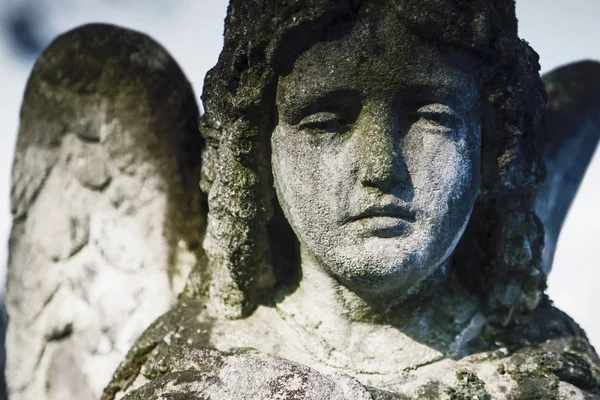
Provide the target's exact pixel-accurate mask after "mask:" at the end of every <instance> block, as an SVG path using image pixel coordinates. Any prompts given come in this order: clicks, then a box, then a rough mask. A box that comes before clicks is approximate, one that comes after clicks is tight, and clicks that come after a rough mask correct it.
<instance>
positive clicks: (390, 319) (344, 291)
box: [277, 248, 481, 355]
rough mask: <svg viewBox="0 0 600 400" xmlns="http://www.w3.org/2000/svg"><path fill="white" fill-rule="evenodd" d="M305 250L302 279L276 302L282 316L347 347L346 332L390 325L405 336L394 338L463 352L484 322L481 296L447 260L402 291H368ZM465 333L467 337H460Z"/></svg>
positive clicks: (389, 327) (372, 330)
mask: <svg viewBox="0 0 600 400" xmlns="http://www.w3.org/2000/svg"><path fill="white" fill-rule="evenodd" d="M301 250H302V251H301V257H302V259H301V260H302V279H301V280H300V282H299V285H298V287H297V288H296V289H295V290H294V291H293V292H292V293H288V294H287V295H286V296H285V297H283V298H281V299H280V301H279V304H278V306H277V307H278V309H279V310H280V313H281V314H282V316H284V319H286V320H288V321H290V322H292V320H293V324H294V325H295V326H297V327H299V328H301V329H302V330H305V331H307V333H309V336H313V335H316V336H318V337H320V338H321V339H322V340H324V341H325V342H328V343H335V344H336V348H338V349H340V350H341V349H342V348H343V347H346V345H343V344H342V343H343V342H344V341H345V338H350V337H352V336H353V335H354V336H357V337H358V338H359V339H358V340H360V338H361V337H362V335H364V333H365V332H366V331H365V329H367V330H368V331H369V332H375V331H377V330H378V329H379V330H384V331H386V330H387V331H389V330H390V329H391V330H393V331H394V332H396V333H390V332H388V333H386V335H390V334H391V335H396V336H397V335H401V336H403V337H405V338H406V339H398V338H396V339H393V341H397V340H400V341H404V340H409V341H410V340H416V341H417V342H420V343H423V344H425V345H427V346H430V347H433V348H435V349H437V350H438V351H440V352H441V353H442V354H446V355H451V354H453V353H457V352H458V353H462V352H463V351H464V350H463V347H464V345H466V344H467V343H466V342H468V340H470V339H469V337H473V335H477V334H478V330H479V329H480V328H481V327H480V326H472V325H473V324H474V322H473V321H477V322H476V325H480V323H481V318H475V316H476V314H477V302H476V301H475V300H474V299H473V297H471V296H470V295H469V294H468V293H467V292H466V291H464V290H463V289H461V286H460V285H459V284H458V283H457V282H456V281H455V280H454V278H453V277H452V274H448V273H447V271H448V268H447V263H446V264H444V265H440V266H439V268H437V270H436V272H435V273H433V274H432V275H431V276H428V277H427V278H425V279H423V280H421V282H419V283H418V284H417V285H416V286H414V287H413V288H411V289H410V290H405V291H404V292H403V293H402V294H396V295H378V294H376V295H374V296H364V295H359V294H357V293H355V292H354V291H352V290H350V289H348V288H347V287H346V286H344V285H342V284H341V283H340V282H338V281H337V280H336V279H335V278H333V277H332V276H331V275H330V274H328V273H327V272H326V271H325V270H324V269H323V268H322V266H321V265H319V263H318V262H317V261H316V260H315V258H314V257H312V256H311V255H310V254H309V253H308V252H307V251H306V250H305V249H304V248H302V249H301ZM310 332H312V333H310ZM357 332H361V333H360V334H358V335H357V334H356V333H357ZM463 335H465V337H464V339H465V340H464V341H463V340H462V339H461V340H460V343H457V342H456V341H457V338H459V337H461V336H463ZM409 338H412V339H409ZM463 342H464V343H463ZM348 346H350V345H348Z"/></svg>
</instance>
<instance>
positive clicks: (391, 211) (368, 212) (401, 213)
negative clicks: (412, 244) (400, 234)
mask: <svg viewBox="0 0 600 400" xmlns="http://www.w3.org/2000/svg"><path fill="white" fill-rule="evenodd" d="M369 218H378V219H379V218H381V219H401V220H404V221H406V222H416V220H417V218H416V214H415V212H413V211H411V210H409V209H407V208H406V207H402V206H398V205H396V204H385V205H372V206H369V207H367V208H366V209H365V210H364V211H362V212H361V213H359V214H357V215H355V216H353V217H350V218H349V219H348V222H354V221H360V220H363V219H369Z"/></svg>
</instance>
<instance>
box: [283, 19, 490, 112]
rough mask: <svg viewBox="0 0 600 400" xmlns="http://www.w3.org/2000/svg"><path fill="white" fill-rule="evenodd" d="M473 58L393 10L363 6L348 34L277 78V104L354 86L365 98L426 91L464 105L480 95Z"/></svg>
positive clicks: (321, 44) (303, 57)
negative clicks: (403, 20) (415, 29)
mask: <svg viewBox="0 0 600 400" xmlns="http://www.w3.org/2000/svg"><path fill="white" fill-rule="evenodd" d="M476 76H477V63H476V61H475V57H474V56H472V55H469V54H465V53H461V52H459V51H457V50H452V49H450V48H449V47H447V46H440V45H438V44H436V43H434V42H433V40H427V39H424V38H422V37H419V36H417V35H416V34H415V33H413V32H411V31H409V30H408V29H407V28H406V27H405V26H404V25H403V24H402V23H400V21H399V18H398V16H397V15H396V13H395V11H393V10H388V11H387V12H386V11H383V10H373V9H365V10H364V11H363V12H361V14H360V15H359V18H358V21H357V22H356V23H355V24H354V26H353V27H352V29H351V30H350V32H349V33H348V35H346V36H345V37H344V38H343V39H341V40H335V41H326V42H319V43H316V44H315V45H314V46H312V47H311V48H310V49H309V50H307V51H306V52H304V53H303V54H302V55H301V56H300V57H299V58H298V59H297V60H296V63H295V65H294V69H293V70H292V72H291V73H290V74H289V75H287V76H284V77H282V78H281V79H280V81H279V87H278V94H277V101H278V104H280V105H281V104H284V103H291V104H293V103H295V102H296V101H303V100H306V98H307V97H320V96H321V95H323V94H324V93H330V92H332V91H345V90H349V89H350V90H356V91H358V92H359V93H360V94H361V95H362V96H363V97H374V96H376V97H394V96H398V95H414V96H416V97H419V96H420V95H422V94H423V93H424V92H426V93H428V94H429V95H433V96H436V97H438V96H439V97H441V98H454V99H456V100H457V101H458V102H460V103H461V104H462V105H464V106H465V107H469V106H472V103H474V102H475V101H477V100H478V99H479V85H478V84H477V79H476Z"/></svg>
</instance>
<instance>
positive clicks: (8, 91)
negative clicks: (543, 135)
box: [0, 0, 600, 347]
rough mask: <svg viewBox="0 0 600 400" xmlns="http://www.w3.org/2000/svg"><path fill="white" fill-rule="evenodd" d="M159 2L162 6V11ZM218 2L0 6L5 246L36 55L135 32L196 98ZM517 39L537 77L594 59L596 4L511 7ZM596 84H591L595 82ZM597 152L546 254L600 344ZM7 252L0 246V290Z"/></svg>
mask: <svg viewBox="0 0 600 400" xmlns="http://www.w3.org/2000/svg"><path fill="white" fill-rule="evenodd" d="M166 4H168V6H166ZM226 7H227V1H226V0H170V1H169V2H166V1H162V0H0V122H1V125H0V126H2V128H3V131H2V135H0V243H7V241H8V232H9V230H10V225H11V217H10V212H9V194H10V168H11V164H12V158H13V151H14V145H15V139H16V132H17V126H18V116H19V107H20V103H21V99H22V96H23V90H24V87H25V83H26V80H27V77H28V75H29V71H30V70H31V67H32V66H33V63H34V61H35V57H36V56H37V54H39V52H40V51H41V50H42V49H43V48H44V47H45V46H46V45H47V44H48V43H49V41H50V40H51V39H52V38H53V37H55V36H56V35H57V34H59V33H61V32H64V31H66V30H69V29H71V28H74V27H76V26H78V25H81V24H84V23H89V22H106V23H113V24H117V25H121V26H124V27H127V28H131V29H135V30H138V31H141V32H144V33H146V34H148V35H150V36H151V37H153V38H154V39H155V40H157V41H158V42H159V43H161V44H162V45H163V46H164V47H165V48H167V50H168V51H169V52H170V53H171V55H172V56H173V57H174V58H175V59H176V60H177V61H178V63H179V65H180V66H181V67H182V69H183V70H184V72H185V73H186V75H187V77H188V79H189V80H190V81H191V83H192V86H193V87H194V90H195V92H196V95H197V96H198V97H199V96H200V94H201V89H202V82H203V79H204V75H205V74H206V71H208V69H209V68H211V67H212V66H213V65H214V64H215V62H216V60H217V57H218V55H219V52H220V49H221V46H222V44H223V39H222V30H223V19H224V18H225V11H226ZM517 15H518V17H519V22H520V24H519V34H520V36H521V37H522V38H524V39H526V40H527V41H528V42H529V43H530V44H531V45H532V47H533V48H534V49H535V50H536V51H537V52H538V53H539V54H540V63H541V65H542V72H547V71H550V70H552V69H554V68H556V67H558V66H561V65H564V64H567V63H570V62H573V61H578V60H582V59H595V60H600V45H599V44H598V43H597V40H598V38H599V37H600V24H598V20H599V19H600V1H598V0H517ZM599 79H600V78H599ZM599 177H600V152H599V151H596V154H595V156H594V158H593V160H592V163H591V164H590V166H589V168H588V171H587V173H586V176H585V178H584V181H583V183H582V185H581V187H580V190H579V192H578V194H577V196H576V198H575V201H574V203H573V205H572V207H571V210H570V212H569V215H568V217H567V220H566V222H565V225H564V226H563V230H562V232H561V236H560V239H559V243H558V248H557V252H556V254H555V259H554V266H553V270H552V273H551V274H550V279H549V282H548V286H549V289H548V293H549V295H550V297H551V298H552V299H553V300H554V302H555V304H556V305H557V306H558V307H559V308H561V309H562V310H563V311H565V312H567V313H568V314H569V315H570V316H571V317H573V318H574V319H575V320H576V321H577V322H578V323H579V324H580V325H581V326H582V327H583V328H584V329H585V330H586V332H587V333H588V336H589V337H590V339H591V341H592V343H593V344H595V345H596V346H599V347H600V312H599V311H598V307H597V306H596V303H597V301H598V300H597V298H596V297H595V296H596V294H597V293H598V292H599V289H600V257H599V256H598V254H597V251H596V249H597V245H598V237H599V232H598V229H597V225H598V224H599V223H600V210H599V209H598V206H599V205H600V179H599ZM6 257H7V246H6V245H4V246H0V288H1V287H3V286H4V273H5V272H4V271H5V264H6V263H5V262H4V260H6Z"/></svg>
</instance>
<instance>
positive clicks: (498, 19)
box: [9, 0, 600, 400]
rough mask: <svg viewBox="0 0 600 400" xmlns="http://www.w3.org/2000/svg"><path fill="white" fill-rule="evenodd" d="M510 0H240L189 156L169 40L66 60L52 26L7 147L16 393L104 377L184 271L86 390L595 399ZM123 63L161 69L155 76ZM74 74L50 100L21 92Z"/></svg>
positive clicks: (124, 39) (598, 377) (186, 120)
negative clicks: (550, 263) (554, 288)
mask: <svg viewBox="0 0 600 400" xmlns="http://www.w3.org/2000/svg"><path fill="white" fill-rule="evenodd" d="M514 7H515V5H514V2H513V1H511V0H502V1H492V0H474V1H471V2H468V4H466V3H465V2H463V1H460V0H456V1H455V0H448V1H444V2H439V1H413V0H404V1H400V2H395V1H389V0H364V1H356V0H340V1H335V2H330V1H322V0H307V1H304V2H297V1H295V0H289V1H288V0H284V1H279V2H272V1H270V0H254V1H246V0H232V1H231V4H230V7H229V9H228V17H227V20H226V30H225V46H224V49H223V52H222V54H221V56H220V58H219V61H218V63H217V65H216V67H215V68H213V69H212V70H211V71H210V72H209V74H208V75H207V78H206V81H205V88H204V93H203V102H204V106H205V110H206V114H205V115H204V116H203V117H202V118H201V120H200V132H201V134H202V136H203V138H204V140H205V143H206V146H205V147H204V149H203V150H202V155H201V157H200V146H201V143H200V139H199V138H198V137H197V136H194V135H193V134H192V133H191V132H192V131H193V128H191V127H192V126H193V123H194V122H195V121H193V119H194V118H191V116H197V114H195V113H196V112H197V111H196V108H195V104H194V105H193V106H192V105H191V103H188V102H187V100H190V99H193V96H192V95H191V91H188V90H189V86H188V85H187V82H185V79H184V78H183V77H182V75H180V71H179V70H178V69H176V70H175V71H172V70H170V69H169V68H168V67H167V66H169V65H171V63H172V61H170V59H169V58H168V56H167V55H166V54H165V53H164V52H162V51H158V52H157V51H156V49H153V47H152V46H150V45H148V43H147V41H145V40H146V39H143V40H142V45H140V46H139V47H136V48H135V49H131V48H127V51H121V50H119V49H121V47H119V46H116V47H115V46H105V47H103V46H102V45H100V47H99V49H95V51H94V56H93V57H92V56H91V55H87V56H86V55H85V54H84V53H82V52H81V51H79V52H77V53H76V54H75V55H73V56H72V57H75V58H76V59H77V60H78V61H80V62H85V63H90V67H89V68H87V69H85V70H84V71H85V73H83V75H78V72H77V71H79V70H74V69H73V68H72V65H71V64H70V63H71V61H70V59H69V58H68V57H64V56H65V54H67V53H64V51H66V50H65V49H71V48H75V49H77V48H78V46H79V45H81V43H83V41H81V43H79V42H78V40H79V39H77V38H78V33H77V31H75V33H74V34H73V37H74V38H75V40H74V42H73V39H70V38H71V36H69V35H68V34H67V35H66V36H64V37H63V38H61V39H59V40H58V41H57V43H55V44H54V45H53V46H54V47H51V48H50V50H51V49H52V48H55V49H57V50H56V51H57V53H58V54H59V55H61V56H60V57H59V56H53V55H52V54H53V53H52V52H51V51H50V50H48V51H47V52H46V53H45V55H44V56H42V58H41V59H40V61H38V64H39V66H38V67H36V68H37V70H34V73H33V75H32V78H31V82H30V85H29V87H28V91H27V93H26V98H25V102H24V113H23V123H22V127H21V134H20V136H19V140H20V141H19V146H20V147H18V151H17V158H16V161H15V188H14V194H15V197H14V200H13V208H14V213H15V215H16V219H15V226H14V229H13V238H12V240H11V268H10V271H11V276H9V279H11V280H12V282H15V283H13V284H11V283H9V285H10V286H9V287H11V292H10V293H9V294H10V296H9V300H10V301H11V303H9V312H10V313H11V316H12V315H15V316H16V317H15V319H16V322H15V323H14V325H11V326H14V327H19V326H22V327H27V329H29V330H30V331H27V330H26V329H19V330H16V329H14V328H13V330H12V331H10V330H9V344H10V345H11V346H12V348H13V349H16V348H18V346H19V345H24V344H26V345H27V346H28V347H27V348H28V349H31V352H30V353H28V355H27V356H28V357H23V359H22V361H21V362H20V364H19V365H16V362H15V361H12V362H13V366H12V367H11V365H10V363H11V360H16V359H17V358H16V357H14V356H13V358H11V355H10V352H9V385H11V391H13V392H14V393H16V396H21V397H20V398H27V396H31V397H34V398H42V397H43V396H47V397H48V398H69V397H71V398H87V397H90V396H93V395H95V394H97V393H98V392H99V391H98V386H97V385H98V382H102V380H103V379H104V378H103V374H104V373H106V371H107V368H108V365H109V364H110V362H112V361H108V358H107V357H109V356H110V357H113V356H114V357H117V356H118V354H119V352H121V351H122V350H123V349H125V348H126V347H127V346H128V345H129V344H130V343H131V342H132V340H133V337H134V336H135V335H137V334H138V333H139V332H140V329H141V328H142V327H143V326H145V324H146V323H147V322H148V321H149V320H150V319H153V318H154V317H155V316H156V315H157V313H159V312H162V311H165V310H166V309H167V308H168V307H169V305H170V303H171V302H174V296H173V294H176V293H178V292H179V291H180V289H183V282H184V280H185V279H186V276H187V275H188V274H187V272H188V271H189V278H187V284H186V287H185V289H183V292H182V293H181V294H180V296H179V298H178V300H177V302H176V304H175V305H174V306H173V307H172V308H171V310H170V311H168V312H166V313H164V314H163V315H162V316H161V317H159V318H158V319H156V320H155V321H154V323H153V324H152V325H151V326H150V327H149V328H148V329H146V330H145V332H144V333H143V334H142V335H141V336H140V337H139V338H138V339H137V341H136V342H135V343H134V344H133V346H132V347H131V349H130V350H129V352H127V354H126V356H125V359H124V361H123V362H122V363H121V364H120V365H119V367H118V368H117V370H116V372H115V373H114V375H113V378H112V380H111V381H110V383H109V384H108V386H106V388H105V389H104V392H103V394H102V399H103V400H116V399H167V398H172V399H210V398H212V399H259V398H260V399H278V398H281V399H296V398H297V399H300V398H302V399H305V398H306V399H360V400H363V399H365V400H366V399H414V398H417V399H511V400H520V399H562V398H583V399H597V398H600V359H599V358H598V356H597V354H596V353H595V351H594V349H593V348H592V347H591V346H590V344H589V343H588V341H587V339H586V337H585V333H584V332H583V331H582V330H581V329H580V328H579V327H578V325H577V324H576V323H575V322H574V321H572V320H571V319H570V318H569V317H568V316H567V315H565V314H564V313H562V312H561V311H560V310H558V309H556V308H555V307H554V306H553V305H552V302H551V301H550V299H548V298H547V297H546V296H545V295H544V289H545V280H546V278H547V273H546V272H547V269H546V270H545V269H544V266H543V260H542V248H543V235H544V228H543V226H542V224H541V223H540V221H539V219H538V218H537V216H536V215H535V210H534V201H535V199H536V195H537V190H538V188H539V187H540V185H541V182H542V178H543V175H544V168H543V165H542V154H541V151H540V149H539V145H540V136H539V133H540V130H541V127H542V125H541V124H542V117H543V115H544V108H545V102H546V95H545V92H544V90H543V86H542V81H541V79H540V77H539V72H538V71H539V65H538V58H537V55H536V54H535V52H534V51H533V50H532V49H531V48H530V47H529V46H528V45H527V44H526V43H525V42H523V41H521V40H520V39H519V38H518V36H517V21H516V17H515V12H514V11H515V10H514ZM82 29H83V30H82V32H86V31H85V29H91V32H92V34H94V33H96V34H98V32H99V33H101V34H102V35H100V34H99V35H98V38H97V42H96V41H95V40H91V41H90V43H91V44H90V43H86V46H85V47H86V48H87V47H88V46H90V48H93V46H92V45H93V44H94V43H99V44H102V43H104V44H106V43H105V42H104V39H103V38H102V39H100V37H101V36H102V37H103V36H105V35H106V32H109V33H110V32H112V33H113V34H114V35H116V36H117V37H118V38H119V40H120V41H117V42H118V43H125V44H127V43H129V44H130V41H131V40H133V39H132V38H133V37H136V38H138V39H137V40H140V39H139V36H136V35H134V34H131V33H127V32H125V33H124V31H122V30H119V29H117V28H107V27H99V26H92V27H85V28H82ZM109 36H110V35H109ZM61 40H62V41H64V43H63V42H61ZM72 42H73V43H72ZM108 42H109V43H112V42H110V41H108ZM134 42H135V40H134ZM59 44H60V45H59ZM66 45H68V46H66ZM63 46H65V47H63ZM109 47H110V49H112V50H111V51H115V49H117V50H116V53H117V55H114V56H112V58H111V57H109V58H108V61H107V62H105V63H104V64H103V65H102V67H98V64H97V63H96V62H95V61H90V60H96V58H94V57H97V56H99V55H101V56H102V55H103V56H106V52H107V51H108V48H109ZM63 53H64V54H63ZM111 54H112V53H111ZM61 57H62V58H61ZM78 57H79V58H78ZM88 57H89V60H88ZM53 60H54V61H53ZM56 60H58V61H56ZM61 60H63V61H61ZM65 60H69V61H65ZM124 60H126V61H124ZM113 61H115V63H114V64H113V63H112V62H113ZM129 65H131V66H135V65H143V66H144V68H145V69H144V71H146V72H148V71H150V72H148V73H152V71H159V72H160V76H163V77H164V76H167V77H170V79H169V81H170V82H175V83H177V85H176V88H175V89H174V91H173V92H169V93H172V95H164V93H162V92H160V91H159V94H160V96H158V95H157V96H154V95H156V94H157V92H154V91H153V90H155V89H156V88H157V87H162V86H161V85H160V84H158V83H157V82H158V81H157V80H156V79H148V80H142V81H143V82H140V81H139V80H137V79H133V78H131V76H132V75H127V74H125V72H127V73H130V72H131V73H133V72H132V71H134V72H135V73H136V75H135V76H138V75H139V74H138V70H137V69H135V68H133V67H131V68H133V70H132V71H130V70H129V69H128V68H129V67H128V66H129ZM36 71H37V72H36ZM124 71H125V72H124ZM124 74H125V76H126V77H124ZM173 74H175V75H176V76H178V77H180V79H179V78H178V79H174V80H173V79H172V78H171V77H172V75H173ZM127 77H129V78H127ZM115 82H118V84H116V83H115ZM144 82H149V83H148V84H144ZM121 84H124V85H125V87H126V89H127V90H125V89H124V90H121V87H120V86H119V85H121ZM128 85H132V86H128ZM136 85H141V86H136ZM132 87H133V88H135V89H137V88H139V87H141V89H142V90H132V91H131V93H136V94H139V93H142V94H143V96H142V97H141V100H140V98H139V97H135V100H133V97H130V96H129V94H130V91H129V89H131V88H132ZM115 88H117V90H115ZM96 93H100V94H101V95H96ZM73 94H77V95H78V96H79V97H78V98H77V99H78V100H79V101H77V102H76V103H74V104H77V106H76V107H74V108H67V109H65V110H61V112H48V113H47V114H45V112H46V111H45V108H44V107H43V106H41V105H40V104H39V103H36V101H39V100H38V99H39V98H44V99H46V100H47V99H48V98H49V99H54V100H55V101H57V102H58V103H60V104H65V99H70V98H71V97H69V96H73ZM90 94H92V95H90ZM182 94H185V95H182ZM109 95H111V96H113V97H110V99H112V100H114V101H108V102H107V101H102V99H105V97H106V96H109ZM43 96H45V97H43ZM89 96H91V97H92V98H93V99H98V98H99V99H100V100H101V101H99V102H96V103H94V102H91V103H87V102H84V101H82V99H84V98H87V97H89ZM28 99H32V100H31V101H28ZM57 99H58V100H57ZM177 99H179V100H177ZM59 100H60V102H59ZM66 103H67V104H70V103H69V102H68V101H67V102H66ZM192 103H193V101H192ZM165 104H168V105H169V106H170V107H174V108H173V109H172V110H171V111H167V112H166V113H165V114H164V116H165V118H166V119H165V120H164V121H163V120H162V119H161V118H160V117H159V116H160V115H163V114H160V113H157V112H158V110H163V109H164V108H163V107H164V105H165ZM175 110H176V111H177V112H175ZM56 115H58V116H59V121H54V120H53V119H52V118H51V117H54V116H56ZM88 116H89V117H88ZM167 116H171V118H172V119H168V118H167ZM144 118H148V121H150V122H149V123H148V124H146V123H144V121H146V119H144ZM47 120H49V121H51V122H46V121H47ZM40 121H44V122H43V123H44V124H45V126H47V129H48V130H47V132H45V133H44V134H39V135H38V136H36V135H35V132H38V131H37V130H36V128H37V127H38V126H37V125H36V124H38V123H41V122H40ZM64 121H67V123H65V122H64ZM137 124H142V126H143V129H138V125H137ZM173 127H178V128H182V130H176V129H173ZM150 128H152V129H158V133H157V134H156V135H153V134H151V132H154V131H153V130H152V129H150ZM163 128H164V129H165V130H164V131H163V130H162V129H163ZM167 131H168V132H170V133H172V134H174V135H175V138H176V139H173V138H172V136H168V135H167V136H164V135H163V136H161V133H160V132H167ZM31 132H34V133H31ZM28 135H32V137H33V138H34V139H33V140H26V138H29V136H28ZM21 138H23V139H21ZM194 146H196V147H194ZM25 154H31V158H27V157H23V156H22V155H25ZM200 160H202V163H203V164H202V171H198V167H199V165H198V164H199V162H200ZM30 173H35V174H38V175H36V176H35V177H31V178H29V177H28V174H30ZM198 178H200V188H201V190H202V194H200V193H198V188H197V186H196V183H197V179H198ZM30 185H34V186H35V187H30ZM169 196H174V197H171V198H170V197H169ZM203 201H206V202H207V206H208V209H205V208H202V205H204V204H203ZM44 202H45V203H49V202H52V203H55V204H56V207H55V209H56V210H57V212H56V214H55V215H52V217H48V220H49V221H51V222H52V224H50V225H47V226H46V225H44V224H41V223H38V221H43V215H44V214H43V212H44V211H46V210H47V204H45V203H44ZM206 210H208V215H207V224H206V226H204V225H203V217H204V215H203V211H206ZM125 233H126V234H125ZM204 233H205V234H206V237H205V238H204V237H203V236H204ZM31 238H33V240H32V239H31ZM202 239H204V240H203V248H204V249H205V251H206V254H203V253H202V251H201V250H200V249H199V242H200V240H202ZM40 271H43V273H42V272H40ZM115 282H119V283H120V285H118V284H116V283H115ZM121 285H122V286H121ZM109 287H110V289H111V290H114V291H115V292H108V291H107V288H109ZM29 292H35V296H29V295H25V293H27V294H28V293H29ZM115 293H118V296H117V295H116V294H115ZM165 294H169V295H168V296H166V295H165ZM25 302H28V303H27V306H26V307H24V306H21V307H20V308H19V306H20V305H23V304H26V303H25ZM9 351H10V348H9ZM101 356H105V358H104V359H102V360H104V361H103V362H104V364H101V363H100V362H99V360H100V359H101ZM112 359H113V358H111V359H110V360H112ZM73 364H75V365H78V366H81V367H80V368H79V369H78V370H77V372H74V373H73V375H72V376H68V375H64V374H60V373H57V371H62V370H65V369H67V365H70V366H71V365H73ZM28 374H29V375H28ZM26 376H34V380H33V381H32V382H28V381H26V379H25V377H26ZM86 379H89V381H87V382H86Z"/></svg>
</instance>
